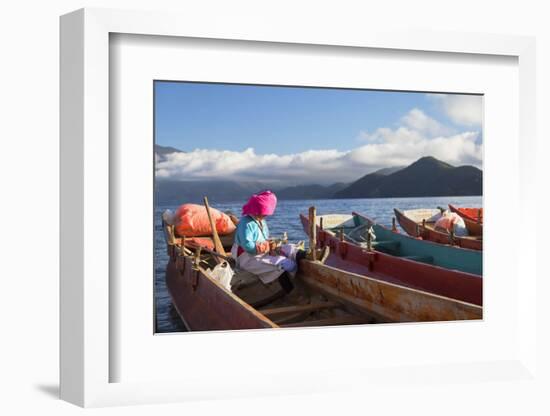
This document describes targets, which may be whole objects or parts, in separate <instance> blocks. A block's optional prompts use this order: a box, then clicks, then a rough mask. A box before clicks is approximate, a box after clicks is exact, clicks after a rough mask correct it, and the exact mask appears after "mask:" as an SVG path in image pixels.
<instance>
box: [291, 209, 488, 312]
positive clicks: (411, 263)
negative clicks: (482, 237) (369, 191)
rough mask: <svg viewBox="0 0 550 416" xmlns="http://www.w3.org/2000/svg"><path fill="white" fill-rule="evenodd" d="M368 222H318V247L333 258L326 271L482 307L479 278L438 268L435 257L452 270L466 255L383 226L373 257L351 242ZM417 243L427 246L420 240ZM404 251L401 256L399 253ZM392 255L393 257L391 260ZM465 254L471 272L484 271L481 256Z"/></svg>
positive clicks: (348, 218) (347, 218)
mask: <svg viewBox="0 0 550 416" xmlns="http://www.w3.org/2000/svg"><path fill="white" fill-rule="evenodd" d="M301 220H302V225H303V227H304V230H309V228H308V227H309V219H308V218H307V217H305V216H304V215H301ZM367 220H368V219H367V218H366V217H364V216H361V215H358V214H354V215H322V216H318V217H317V244H318V246H319V247H325V246H328V247H329V248H330V252H331V254H330V255H329V257H328V258H327V260H326V262H325V264H326V265H329V266H332V267H336V268H339V269H342V270H346V271H349V272H353V273H357V274H360V275H363V276H369V277H373V278H376V279H378V280H381V281H385V282H389V283H393V284H397V285H402V286H406V287H410V288H413V289H418V290H423V291H426V292H429V293H433V294H436V295H440V296H445V297H447V298H453V299H457V300H460V301H463V302H468V303H472V304H475V305H482V303H483V294H482V291H483V280H482V278H481V276H480V275H477V274H474V273H469V272H465V271H461V270H451V269H448V268H444V267H441V266H438V265H437V264H434V262H435V257H437V258H438V262H439V263H440V264H441V263H446V264H447V266H449V267H451V265H452V264H454V265H458V263H459V262H460V257H461V254H462V253H458V254H456V253H454V252H447V250H444V251H439V250H437V248H436V247H437V246H438V245H437V244H432V243H429V244H430V247H421V246H419V245H417V244H414V243H413V242H412V241H411V240H414V239H412V238H410V237H407V236H404V235H400V234H397V233H394V232H392V231H391V230H388V229H385V227H382V226H377V229H376V230H375V234H376V236H377V240H375V241H374V242H373V243H372V247H371V250H370V251H369V250H368V248H367V245H366V244H365V243H364V242H359V241H357V239H354V238H350V234H352V233H351V230H356V229H360V228H363V229H364V227H362V223H363V222H366V221H367ZM346 229H347V230H346ZM306 232H307V231H306ZM393 234H395V235H393ZM390 237H392V238H391V239H390ZM415 242H416V243H426V242H422V241H417V240H415ZM400 246H402V250H403V251H399V249H401V247H400ZM441 247H444V246H441ZM449 249H451V247H449ZM453 250H460V249H453ZM392 251H393V254H390V253H391V252H392ZM464 251H465V254H464V255H465V257H466V258H467V259H468V262H469V263H470V266H469V267H470V268H471V271H478V270H479V271H480V269H481V258H480V257H478V255H479V256H480V255H481V253H479V252H475V251H473V250H464ZM399 255H401V256H399ZM429 263H431V264H429ZM463 267H464V265H463Z"/></svg>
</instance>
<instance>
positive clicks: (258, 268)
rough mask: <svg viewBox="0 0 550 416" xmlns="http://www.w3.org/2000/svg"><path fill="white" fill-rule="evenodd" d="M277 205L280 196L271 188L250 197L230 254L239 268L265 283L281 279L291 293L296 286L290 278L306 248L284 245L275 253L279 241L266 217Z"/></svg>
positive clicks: (281, 282)
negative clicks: (273, 237)
mask: <svg viewBox="0 0 550 416" xmlns="http://www.w3.org/2000/svg"><path fill="white" fill-rule="evenodd" d="M276 206H277V197H276V196H275V194H274V193H273V192H271V191H263V192H260V193H258V194H254V195H252V196H251V197H250V199H249V200H248V202H247V203H246V204H245V205H244V206H243V210H242V218H241V220H240V221H239V224H238V225H237V230H236V232H235V243H234V244H233V247H232V249H231V254H232V256H233V257H234V258H235V259H236V262H237V266H238V267H239V268H241V269H243V270H247V271H249V272H250V273H253V274H255V275H257V276H258V277H259V278H260V280H261V281H262V282H263V283H264V284H268V283H271V282H274V281H275V280H276V279H278V280H279V283H280V284H281V286H282V288H283V290H284V291H285V292H287V293H289V292H290V291H292V289H293V288H294V285H293V284H292V282H291V278H292V277H294V275H295V273H296V270H297V262H298V260H299V259H300V258H303V257H305V251H303V250H296V248H295V247H293V246H292V245H285V246H283V247H282V249H281V250H279V253H280V254H278V253H275V249H276V246H277V243H276V242H275V241H273V240H270V239H269V228H268V227H267V223H266V221H265V218H266V217H267V216H269V215H273V213H274V212H275V207H276ZM283 254H285V255H283Z"/></svg>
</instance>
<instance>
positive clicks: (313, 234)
mask: <svg viewBox="0 0 550 416" xmlns="http://www.w3.org/2000/svg"><path fill="white" fill-rule="evenodd" d="M316 216H317V215H316V210H315V207H310V208H309V249H310V252H311V260H313V261H315V260H317V252H316V251H315V249H316V248H317V218H316Z"/></svg>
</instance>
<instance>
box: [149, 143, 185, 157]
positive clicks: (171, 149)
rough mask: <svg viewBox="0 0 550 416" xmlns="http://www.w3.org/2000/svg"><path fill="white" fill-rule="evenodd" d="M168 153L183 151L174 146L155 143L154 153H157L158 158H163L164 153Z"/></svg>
mask: <svg viewBox="0 0 550 416" xmlns="http://www.w3.org/2000/svg"><path fill="white" fill-rule="evenodd" d="M170 153H185V152H183V151H181V150H179V149H176V148H175V147H170V146H161V145H160V144H155V154H156V155H158V157H159V159H160V160H165V159H166V155H169V154H170Z"/></svg>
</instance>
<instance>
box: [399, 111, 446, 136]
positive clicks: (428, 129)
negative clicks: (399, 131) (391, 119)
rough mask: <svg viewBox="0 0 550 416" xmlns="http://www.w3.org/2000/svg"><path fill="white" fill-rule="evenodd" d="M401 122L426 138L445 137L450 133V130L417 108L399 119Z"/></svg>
mask: <svg viewBox="0 0 550 416" xmlns="http://www.w3.org/2000/svg"><path fill="white" fill-rule="evenodd" d="M401 122H402V123H403V124H404V125H405V126H407V127H409V128H410V129H413V130H415V131H417V132H419V133H424V134H426V135H428V136H438V135H446V134H450V133H452V130H451V129H449V128H448V127H446V126H444V125H443V124H441V123H440V122H439V121H437V120H434V119H433V118H431V117H428V116H427V115H426V114H425V113H424V112H423V111H421V110H419V109H418V108H413V109H412V110H411V111H409V112H408V113H407V114H406V115H405V116H403V117H402V118H401Z"/></svg>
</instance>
